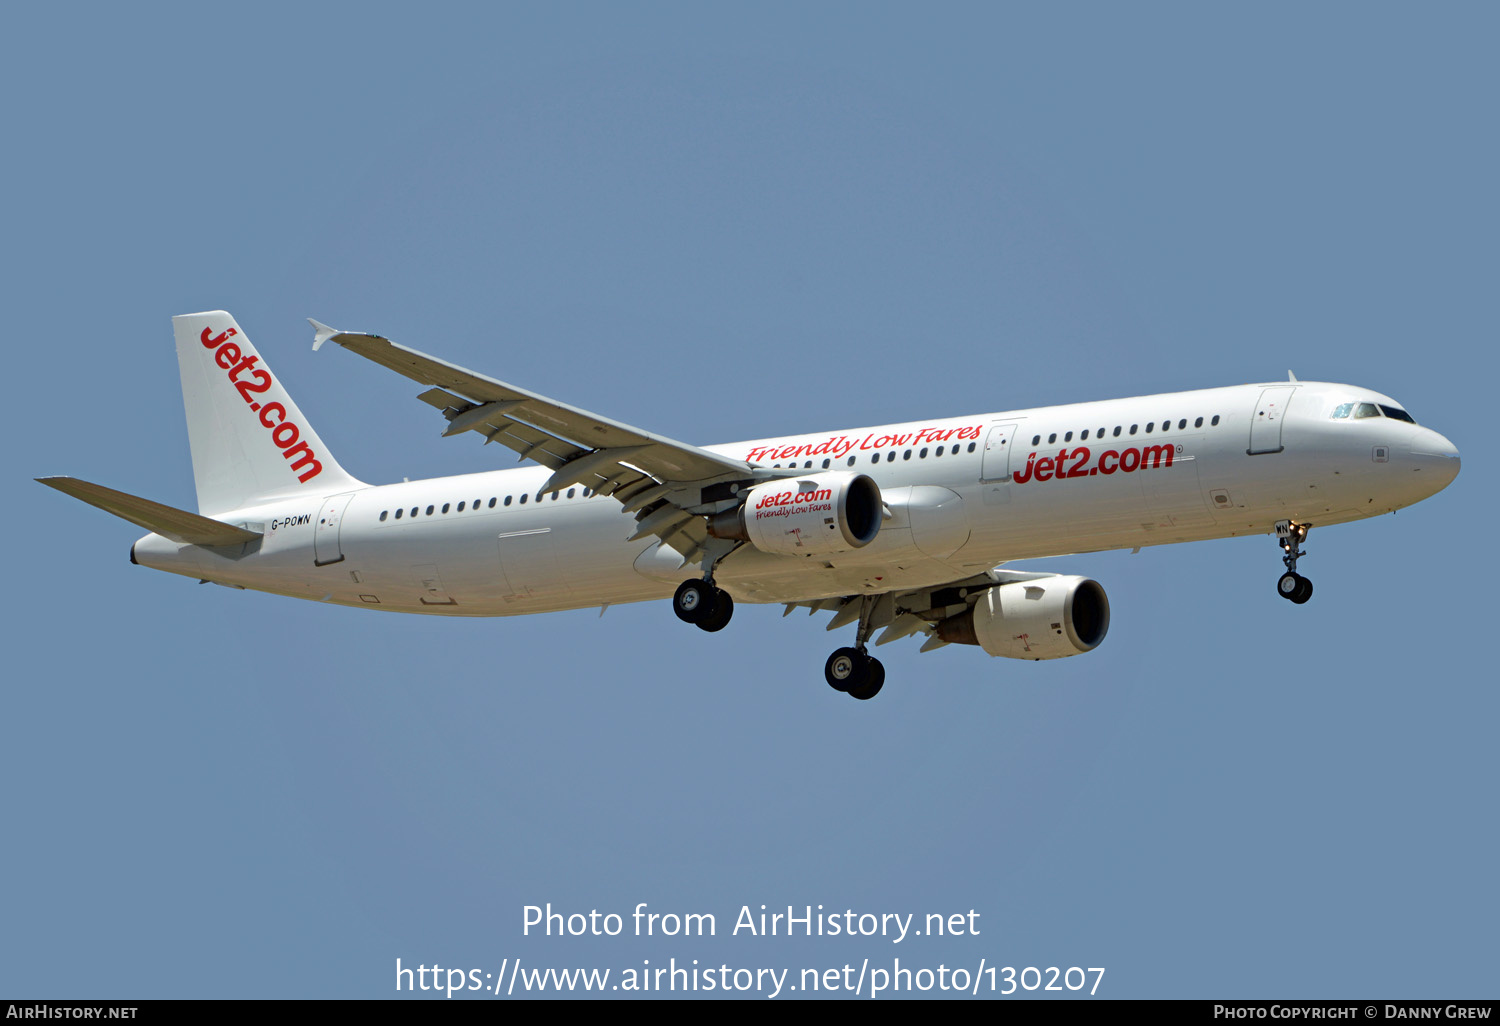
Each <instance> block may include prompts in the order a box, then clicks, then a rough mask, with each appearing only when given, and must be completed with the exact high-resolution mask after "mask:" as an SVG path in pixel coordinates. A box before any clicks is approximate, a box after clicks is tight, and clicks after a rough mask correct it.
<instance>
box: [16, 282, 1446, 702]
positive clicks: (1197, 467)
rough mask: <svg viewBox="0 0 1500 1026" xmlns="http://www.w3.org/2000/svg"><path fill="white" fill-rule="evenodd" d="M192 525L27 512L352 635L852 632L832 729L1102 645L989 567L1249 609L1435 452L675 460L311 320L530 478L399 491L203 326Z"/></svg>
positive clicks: (260, 368) (967, 441)
mask: <svg viewBox="0 0 1500 1026" xmlns="http://www.w3.org/2000/svg"><path fill="white" fill-rule="evenodd" d="M172 320H173V329H174V335H175V339H176V344H177V358H178V365H179V369H180V371H181V376H182V392H183V402H184V406H185V407H186V413H187V425H188V439H189V443H190V446H191V450H192V461H193V477H194V481H195V484H196V487H197V497H198V512H197V513H192V512H189V511H187V510H182V509H176V508H174V507H171V506H167V505H163V504H161V503H158V502H153V501H151V500H149V499H144V498H140V497H138V496H134V495H130V494H128V493H125V492H120V491H116V490H115V489H112V488H106V487H104V486H102V485H97V484H92V483H90V482H87V481H82V480H79V479H76V478H71V477H45V478H38V479H37V480H38V481H40V482H41V483H42V484H45V485H48V486H50V487H52V488H55V489H57V490H58V491H61V492H64V493H66V494H68V495H71V496H73V497H75V498H78V499H81V500H82V501H84V502H87V503H90V504H91V505H94V506H97V507H99V508H101V509H103V510H105V511H107V512H109V513H113V514H114V515H116V516H118V517H121V518H123V519H125V520H128V521H130V522H131V523H133V524H136V525H137V526H139V527H143V528H145V529H146V530H148V531H150V532H151V533H150V534H147V535H146V536H145V537H143V538H141V539H140V540H138V541H137V542H136V543H135V544H134V545H133V546H132V547H131V550H130V561H131V562H132V563H135V564H138V565H143V566H148V567H152V568H154V569H157V570H164V571H167V572H169V573H175V574H181V575H184V576H187V577H194V578H197V579H199V580H200V581H202V582H212V583H215V584H221V585H226V586H228V587H232V588H240V589H245V588H249V589H253V590H257V591H266V592H271V593H274V594H278V595H288V596H292V597H296V598H304V599H311V600H315V601H321V602H331V603H335V604H338V605H345V606H355V607H359V608H366V609H375V610H385V611H396V612H405V613H426V614H435V615H441V616H513V615H519V614H524V613H541V612H549V611H556V610H565V609H580V608H586V607H601V610H602V609H603V608H607V607H608V606H610V605H614V604H618V603H625V602H641V601H650V600H655V599H661V598H667V597H669V596H670V597H671V599H672V608H673V611H674V612H675V613H676V615H677V617H678V618H679V619H680V620H683V621H685V622H686V623H689V624H692V625H695V626H696V627H698V628H700V629H701V630H704V631H710V632H713V631H719V630H722V629H723V628H724V627H726V626H727V625H728V623H729V621H730V618H731V617H732V615H733V613H734V606H735V603H736V602H749V603H782V604H784V605H785V606H786V610H785V612H784V613H783V615H787V614H789V613H791V612H792V611H793V610H795V609H797V608H799V607H801V608H806V609H809V610H810V611H811V612H812V613H817V612H819V611H825V612H831V613H832V614H833V615H832V617H831V619H830V620H829V622H828V624H827V629H828V630H838V629H841V628H845V627H848V626H850V625H853V626H854V643H853V644H852V645H849V646H844V647H841V648H839V649H838V650H836V651H835V652H834V653H833V654H832V655H830V656H829V658H828V660H827V663H826V664H825V666H824V679H825V680H826V682H827V683H828V684H829V685H830V686H831V687H833V688H834V689H835V690H837V691H842V692H845V693H847V694H848V695H850V696H852V697H853V698H856V699H860V700H868V699H870V698H873V697H874V696H875V695H876V694H877V693H879V691H880V690H881V688H882V686H883V685H884V683H885V668H884V666H883V665H882V664H881V662H880V660H879V659H877V658H875V657H874V656H873V655H872V654H871V653H870V648H871V644H870V642H871V639H872V637H873V636H874V633H875V632H876V631H877V630H879V631H881V632H882V633H881V634H880V636H879V638H877V639H875V641H874V644H875V645H876V646H879V645H882V644H886V643H889V642H893V641H896V640H898V639H901V638H906V637H911V636H914V635H915V636H920V637H922V638H924V639H925V642H924V644H923V645H922V647H921V650H922V651H923V652H927V651H931V650H933V649H935V648H940V647H942V646H945V645H948V644H966V645H977V646H978V647H979V648H980V649H982V650H983V651H984V652H986V653H987V654H989V655H991V656H1000V657H1007V658H1012V659H1033V660H1040V659H1056V658H1062V657H1066V656H1071V655H1077V654H1080V653H1083V652H1088V651H1092V650H1093V649H1094V648H1097V647H1098V645H1099V644H1100V642H1102V641H1103V640H1104V637H1105V635H1106V633H1107V632H1108V630H1109V623H1110V607H1109V599H1108V597H1107V595H1106V594H1105V591H1104V588H1103V587H1102V586H1101V585H1100V584H1099V583H1098V582H1096V581H1093V580H1091V579H1089V578H1086V577H1079V576H1072V575H1060V574H1051V573H1042V572H1031V571H1019V570H1008V569H1005V567H1004V564H1005V563H1008V562H1012V561H1015V560H1023V559H1025V560H1030V559H1037V558H1042V557H1048V556H1059V555H1063V554H1073V553H1086V552H1100V551H1105V550H1111V549H1124V548H1128V549H1132V550H1139V549H1140V548H1142V547H1144V546H1148V545H1162V544H1168V543H1175V542H1190V541H1203V540H1207V539H1212V538H1227V537H1234V536H1238V535H1247V534H1274V535H1275V537H1276V539H1277V542H1278V544H1279V546H1280V548H1281V551H1282V553H1283V555H1282V564H1283V566H1284V568H1285V570H1284V572H1283V573H1282V575H1281V576H1280V578H1279V579H1278V580H1277V582H1276V591H1277V593H1278V594H1279V595H1281V596H1282V597H1283V598H1285V599H1287V600H1289V601H1291V602H1294V603H1298V604H1301V603H1305V602H1306V601H1307V600H1308V599H1309V598H1310V597H1311V596H1312V582H1311V581H1309V580H1308V579H1307V578H1306V577H1304V576H1302V575H1301V574H1300V573H1299V572H1298V569H1297V568H1298V561H1299V560H1300V559H1301V558H1302V557H1303V556H1304V555H1305V551H1304V550H1303V548H1302V543H1303V542H1304V541H1305V540H1306V538H1307V533H1308V530H1309V529H1310V528H1311V527H1313V526H1314V525H1315V524H1316V525H1318V526H1329V525H1333V524H1339V523H1346V522H1349V521H1353V520H1360V519H1364V518H1366V517H1373V516H1378V515H1380V514H1382V513H1390V512H1394V511H1395V510H1398V509H1401V508H1403V507H1405V506H1409V505H1411V504H1412V503H1415V502H1419V501H1421V500H1422V499H1424V498H1427V497H1428V496H1431V495H1434V494H1436V493H1437V492H1439V491H1441V490H1442V489H1443V488H1445V487H1446V486H1447V485H1448V484H1449V483H1450V482H1451V481H1452V480H1453V479H1454V478H1455V477H1456V476H1457V474H1458V470H1459V464H1460V459H1459V454H1458V450H1457V449H1456V448H1454V446H1453V444H1452V443H1451V442H1449V441H1448V439H1446V438H1444V437H1443V436H1442V435H1440V434H1438V433H1437V432H1436V431H1433V430H1432V429H1430V428H1426V427H1422V426H1420V425H1418V424H1417V423H1416V421H1415V420H1414V419H1413V418H1412V416H1411V415H1410V414H1409V413H1407V412H1406V410H1405V409H1404V408H1403V407H1402V406H1401V405H1400V404H1399V403H1397V402H1396V401H1395V400H1394V399H1392V398H1390V397H1388V396H1385V395H1381V394H1380V393H1377V392H1372V391H1370V390H1368V389H1364V388H1358V387H1355V386H1352V385H1341V384H1330V383H1325V382H1313V381H1298V380H1297V379H1296V377H1295V376H1294V375H1291V374H1290V373H1289V374H1288V380H1287V381H1276V382H1262V383H1258V384H1245V385H1235V386H1231V387H1227V388H1210V389H1204V390H1200V391H1190V392H1176V393H1170V394H1162V395H1148V396H1139V397H1136V398H1131V399H1114V400H1108V401H1103V402H1085V403H1075V404H1070V405H1065V406H1051V407H1045V408H1038V409H1021V410H1010V411H1005V412H1000V413H984V414H978V415H974V416H962V417H945V418H939V419H934V420H924V421H914V422H910V423H904V424H886V425H880V426H877V427H861V428H850V429H840V430H835V431H823V432H814V433H812V434H801V435H794V436H787V437H779V438H764V439H757V440H753V441H747V442H734V443H730V444H721V445H708V446H697V445H690V444H687V443H684V442H678V441H674V440H672V439H670V438H664V437H662V436H660V435H655V434H651V433H649V432H647V431H643V430H641V429H639V428H635V427H632V426H630V425H627V424H622V423H620V422H618V421H614V420H611V419H609V418H607V417H603V416H600V415H598V414H594V413H590V412H588V411H586V410H582V409H578V408H577V407H574V406H569V405H567V404H565V403H561V402H558V401H556V400H553V399H548V398H546V397H545V396H542V395H539V394H537V393H536V392H532V391H529V390H527V389H523V388H519V387H517V386H515V385H510V384H506V383H505V382H502V381H497V380H495V379H493V378H489V377H485V376H484V375H481V374H477V373H475V372H473V371H469V370H465V369H464V368H462V367H458V366H455V365H454V364H450V363H447V362H445V361H443V360H439V359H437V358H435V357H432V356H428V355H426V354H425V353H421V352H418V351H416V350H415V349H409V348H407V347H405V346H402V345H398V344H396V343H395V342H392V341H390V340H389V339H386V338H383V337H381V336H379V335H370V334H362V333H358V332H345V331H339V330H337V329H334V328H330V327H328V326H327V325H325V324H321V323H319V322H318V321H315V320H311V318H309V321H310V322H311V324H312V325H313V328H314V342H313V348H314V349H318V348H320V347H321V346H322V345H323V344H324V343H326V342H330V341H332V342H335V343H337V344H338V345H339V346H341V347H343V348H344V349H347V350H348V351H350V352H352V353H356V354H358V355H360V356H363V357H365V358H366V359H368V360H372V361H374V362H375V363H377V364H380V365H382V366H384V367H387V368H389V369H390V370H393V371H396V372H397V373H399V374H402V375H404V376H406V377H408V378H411V379H412V380H413V381H415V382H417V383H418V384H419V385H421V386H422V388H423V391H422V392H421V393H420V394H419V395H418V397H417V398H419V399H421V400H422V401H423V402H425V403H427V404H428V405H429V406H431V407H433V408H434V409H435V410H437V411H439V412H440V413H441V414H442V416H443V417H444V418H445V420H446V428H445V430H444V431H443V435H444V436H445V437H447V436H453V435H466V434H470V433H472V434H473V435H476V436H478V437H480V438H482V439H483V440H484V442H485V444H489V443H490V442H498V443H499V444H500V445H502V446H504V447H505V448H508V449H510V450H512V451H514V452H516V453H518V454H519V456H520V459H521V460H523V461H530V462H531V463H533V464H537V465H538V466H533V467H523V468H518V469H510V470H494V471H485V472H481V473H476V474H466V475H461V476H454V477H440V478H432V479H428V480H421V481H403V482H401V483H399V484H387V485H368V484H365V483H364V482H362V481H359V480H357V479H356V478H354V477H352V476H350V475H349V474H348V472H346V471H345V470H344V468H343V467H342V466H341V465H340V464H339V462H338V460H337V459H335V458H334V456H333V453H332V452H330V451H329V449H328V447H327V446H326V445H325V444H324V443H323V440H322V439H321V438H319V436H318V434H317V432H316V431H315V430H314V429H313V427H312V424H311V422H310V421H309V420H308V418H307V416H306V415H305V414H304V413H303V412H302V410H301V409H300V408H299V407H298V406H297V404H296V403H294V402H293V401H292V399H291V396H290V395H289V394H288V393H287V391H286V389H285V388H284V387H283V385H282V383H281V381H280V379H279V378H277V377H275V376H274V375H273V374H272V373H271V370H270V368H269V366H268V365H267V364H266V362H265V360H264V359H263V358H262V357H261V355H260V353H259V352H258V351H257V350H256V348H255V347H254V346H253V345H251V343H250V340H249V338H248V337H246V335H245V333H244V332H243V331H242V330H241V328H240V326H239V325H238V324H237V323H236V322H235V320H234V318H233V317H231V316H230V315H229V314H228V313H226V312H224V311H222V310H216V311H209V312H204V313H194V314H184V315H182V316H179V317H174V318H173V319H172Z"/></svg>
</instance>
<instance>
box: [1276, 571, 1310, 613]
mask: <svg viewBox="0 0 1500 1026" xmlns="http://www.w3.org/2000/svg"><path fill="white" fill-rule="evenodd" d="M1312 593H1313V586H1312V581H1309V580H1308V579H1307V578H1306V577H1303V576H1302V575H1301V574H1297V573H1292V572H1290V571H1288V572H1287V573H1284V574H1282V575H1281V578H1280V579H1279V580H1278V581H1277V582H1276V594H1278V595H1280V596H1281V597H1282V598H1284V599H1288V600H1289V601H1292V602H1295V603H1297V605H1299V606H1300V605H1301V604H1302V603H1304V602H1306V601H1307V600H1308V599H1310V598H1312Z"/></svg>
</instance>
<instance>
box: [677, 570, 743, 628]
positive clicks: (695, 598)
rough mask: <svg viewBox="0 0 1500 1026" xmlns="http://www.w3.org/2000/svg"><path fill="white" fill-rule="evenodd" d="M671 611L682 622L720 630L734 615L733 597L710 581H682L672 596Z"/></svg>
mask: <svg viewBox="0 0 1500 1026" xmlns="http://www.w3.org/2000/svg"><path fill="white" fill-rule="evenodd" d="M672 612H674V613H676V614H677V619H679V620H681V621H683V622H684V623H691V624H695V625H696V626H697V627H698V629H699V630H702V631H708V632H710V633H712V632H714V631H722V630H723V629H724V628H725V627H726V626H728V624H729V618H730V617H731V616H733V615H734V599H732V598H730V597H729V592H727V591H723V590H721V589H720V588H718V587H716V586H715V585H714V583H713V582H712V581H683V582H682V583H681V584H679V585H678V586H677V594H676V595H674V596H672Z"/></svg>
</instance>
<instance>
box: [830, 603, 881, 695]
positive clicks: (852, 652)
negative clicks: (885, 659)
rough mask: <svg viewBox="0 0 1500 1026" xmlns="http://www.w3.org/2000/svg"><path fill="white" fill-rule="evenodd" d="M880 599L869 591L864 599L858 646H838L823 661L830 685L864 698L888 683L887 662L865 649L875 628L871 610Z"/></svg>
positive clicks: (856, 636)
mask: <svg viewBox="0 0 1500 1026" xmlns="http://www.w3.org/2000/svg"><path fill="white" fill-rule="evenodd" d="M876 599H877V596H874V595H867V596H865V597H864V598H862V599H861V600H860V601H861V603H862V605H861V606H860V613H859V629H858V631H856V632H855V636H854V640H855V644H854V647H853V648H841V649H839V650H837V651H836V652H834V653H833V655H831V656H829V657H828V662H827V663H825V664H824V665H823V679H824V680H826V681H828V686H829V687H831V688H833V690H835V691H842V692H844V693H845V694H847V695H849V696H850V697H851V698H857V699H859V700H860V701H861V702H868V701H869V700H870V699H872V698H874V697H875V696H876V695H878V694H880V689H881V688H882V687H884V686H885V666H884V665H883V664H882V663H881V662H880V660H879V659H876V658H875V657H874V656H872V655H870V654H869V653H868V652H866V651H865V643H866V642H867V641H869V640H870V633H871V631H873V630H874V628H873V627H872V626H871V624H870V614H871V613H872V612H873V611H874V609H875V602H876Z"/></svg>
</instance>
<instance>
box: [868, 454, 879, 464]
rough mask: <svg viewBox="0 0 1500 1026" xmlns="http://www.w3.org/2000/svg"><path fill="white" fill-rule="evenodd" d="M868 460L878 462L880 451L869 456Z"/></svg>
mask: <svg viewBox="0 0 1500 1026" xmlns="http://www.w3.org/2000/svg"><path fill="white" fill-rule="evenodd" d="M870 462H871V463H879V462H880V453H878V452H877V453H876V454H875V455H874V456H871V457H870Z"/></svg>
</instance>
